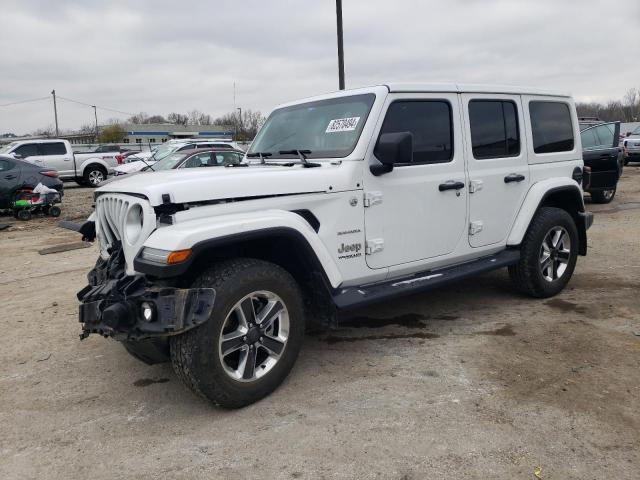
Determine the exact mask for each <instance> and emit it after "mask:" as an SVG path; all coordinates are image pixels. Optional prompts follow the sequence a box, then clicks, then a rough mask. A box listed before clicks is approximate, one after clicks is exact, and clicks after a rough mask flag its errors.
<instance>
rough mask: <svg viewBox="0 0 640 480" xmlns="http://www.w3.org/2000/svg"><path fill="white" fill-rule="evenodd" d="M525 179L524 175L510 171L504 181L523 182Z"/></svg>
mask: <svg viewBox="0 0 640 480" xmlns="http://www.w3.org/2000/svg"><path fill="white" fill-rule="evenodd" d="M523 180H524V175H520V174H519V173H510V174H509V175H507V176H506V177H504V183H511V182H521V181H523Z"/></svg>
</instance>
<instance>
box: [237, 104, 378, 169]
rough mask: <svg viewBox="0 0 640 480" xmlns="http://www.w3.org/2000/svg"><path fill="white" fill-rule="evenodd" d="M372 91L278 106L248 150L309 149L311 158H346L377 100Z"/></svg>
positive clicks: (277, 156)
mask: <svg viewBox="0 0 640 480" xmlns="http://www.w3.org/2000/svg"><path fill="white" fill-rule="evenodd" d="M375 98H376V97H375V95H374V94H373V93H368V94H363V95H352V96H349V97H337V98H330V99H328V100H318V101H315V102H309V103H302V104H298V105H292V106H290V107H284V108H280V109H278V110H275V111H274V112H273V113H272V114H271V115H269V118H268V119H267V121H266V122H265V124H264V126H263V127H262V128H261V129H260V132H259V133H258V135H257V136H256V139H255V140H254V141H253V143H252V145H251V149H250V151H249V153H254V152H260V153H271V155H272V156H271V157H270V158H271V159H273V158H290V157H291V156H290V155H283V154H280V153H279V152H281V151H287V150H310V151H311V153H309V154H307V157H309V158H343V157H346V156H348V155H349V154H350V153H351V152H352V151H353V150H354V149H355V147H356V144H357V142H358V139H359V138H360V134H361V133H362V129H363V128H364V125H365V123H366V122H367V117H368V116H369V112H370V111H371V107H372V106H373V102H374V101H375Z"/></svg>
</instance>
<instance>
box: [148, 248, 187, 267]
mask: <svg viewBox="0 0 640 480" xmlns="http://www.w3.org/2000/svg"><path fill="white" fill-rule="evenodd" d="M190 255H191V249H186V250H175V251H171V250H161V249H159V248H151V247H144V248H143V249H142V252H141V253H140V257H141V258H142V259H143V260H148V261H149V262H154V263H161V264H163V265H173V264H175V263H180V262H184V261H185V260H186V259H187V258H189V256H190Z"/></svg>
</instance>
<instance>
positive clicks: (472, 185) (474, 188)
mask: <svg viewBox="0 0 640 480" xmlns="http://www.w3.org/2000/svg"><path fill="white" fill-rule="evenodd" d="M483 185H484V182H483V181H482V180H471V181H470V182H469V193H476V192H479V191H480V190H482V186H483Z"/></svg>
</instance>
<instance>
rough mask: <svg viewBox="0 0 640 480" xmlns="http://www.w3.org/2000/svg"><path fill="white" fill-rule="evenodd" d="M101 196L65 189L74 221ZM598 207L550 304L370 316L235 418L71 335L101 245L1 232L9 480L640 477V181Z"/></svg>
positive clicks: (4, 440)
mask: <svg viewBox="0 0 640 480" xmlns="http://www.w3.org/2000/svg"><path fill="white" fill-rule="evenodd" d="M90 198H91V192H90V191H89V190H87V189H80V188H69V189H68V191H67V194H66V197H65V203H64V205H63V217H65V216H68V217H71V218H80V217H83V216H84V215H85V214H86V213H87V212H88V211H89V205H90ZM589 208H590V209H591V210H592V211H594V212H596V217H595V224H594V226H593V227H592V229H591V230H590V237H589V256H587V257H586V258H582V257H581V258H580V259H579V261H578V267H577V269H576V272H575V274H574V277H573V279H572V281H571V283H570V284H569V287H568V288H567V289H566V290H565V291H564V292H563V293H562V294H561V295H559V296H558V297H556V298H553V299H550V300H533V299H529V298H525V297H522V296H520V295H518V294H516V293H514V291H513V290H512V289H511V287H510V285H509V283H508V278H507V275H506V272H504V271H499V272H495V273H492V274H488V275H485V276H482V277H480V278H476V279H473V280H469V281H464V282H462V283H458V284H455V285H453V286H450V287H447V288H443V289H440V290H437V291H433V292H430V293H427V294H422V295H417V296H412V297H408V298H404V299H402V300H397V301H393V302H388V303H386V304H383V305H380V306H376V307H374V308H370V309H367V310H362V311H359V312H357V313H356V314H355V315H354V316H353V317H351V318H345V319H344V323H343V326H342V328H341V329H340V330H338V331H334V332H331V333H322V334H319V335H318V334H316V335H308V336H307V339H306V343H305V346H304V347H303V350H302V353H301V356H300V358H299V360H298V363H297V365H296V367H295V368H294V370H293V372H292V374H291V375H290V377H289V378H288V380H287V381H286V382H285V384H284V385H282V387H281V388H280V389H278V390H277V391H276V392H275V393H274V394H273V395H271V396H270V397H268V398H267V399H265V400H263V401H261V402H259V403H257V404H255V405H253V406H250V407H248V408H245V409H243V410H240V411H224V410H220V409H217V408H214V407H212V406H210V405H209V404H207V403H206V402H205V401H203V400H201V399H199V398H197V397H195V396H194V395H192V394H191V393H190V392H189V391H187V389H186V388H184V387H183V386H182V384H181V383H180V382H179V381H178V380H177V379H176V377H175V376H174V374H173V372H172V371H171V368H170V366H168V365H157V366H153V367H150V366H147V365H144V364H142V363H140V362H138V361H137V360H135V359H134V358H132V357H130V356H129V355H128V354H127V353H126V352H125V350H124V349H123V348H122V346H121V345H119V344H118V343H117V342H114V341H111V340H105V339H103V338H98V337H96V336H92V337H91V338H89V339H87V340H85V341H82V342H80V341H79V340H78V333H79V331H80V327H79V324H78V323H77V301H76V299H75V293H76V292H77V291H78V290H80V289H81V288H82V287H83V286H84V285H85V274H86V272H87V271H88V270H89V269H90V267H91V266H92V265H93V263H94V260H95V257H96V255H97V250H96V247H95V246H93V247H91V248H85V249H80V250H73V251H68V252H63V253H56V254H50V255H39V254H38V250H40V249H42V248H45V247H51V246H54V245H57V244H64V243H70V242H76V241H77V240H78V238H77V235H76V234H74V233H71V232H66V231H63V230H60V229H57V228H55V227H54V223H55V222H54V221H52V220H50V219H37V220H33V221H31V222H29V223H27V224H24V223H22V224H17V225H14V226H13V227H12V228H11V229H9V230H6V231H0V252H1V253H0V298H1V299H2V313H1V314H0V328H1V329H2V336H1V337H0V478H2V479H7V480H8V479H30V478H34V479H107V478H136V479H140V478H142V479H161V478H178V479H192V478H203V479H205V478H206V479H217V478H221V479H247V478H261V479H275V478H278V479H280V478H282V479H289V478H291V479H297V478H303V479H322V478H326V479H334V478H337V479H351V478H357V479H398V480H400V479H422V478H429V479H435V478H438V479H439V478H451V479H453V478H455V479H461V478H478V479H497V478H499V479H516V478H517V479H534V480H535V478H536V477H535V476H534V469H536V467H540V469H541V473H540V474H539V477H540V478H543V479H616V480H622V479H638V478H640V288H639V287H640V167H632V166H630V167H627V168H626V169H625V173H624V177H623V179H622V181H621V184H620V189H619V192H618V195H617V196H616V198H615V200H614V201H613V203H611V204H609V205H590V206H589ZM9 220H10V221H11V222H13V218H12V217H0V223H2V222H6V221H9Z"/></svg>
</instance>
